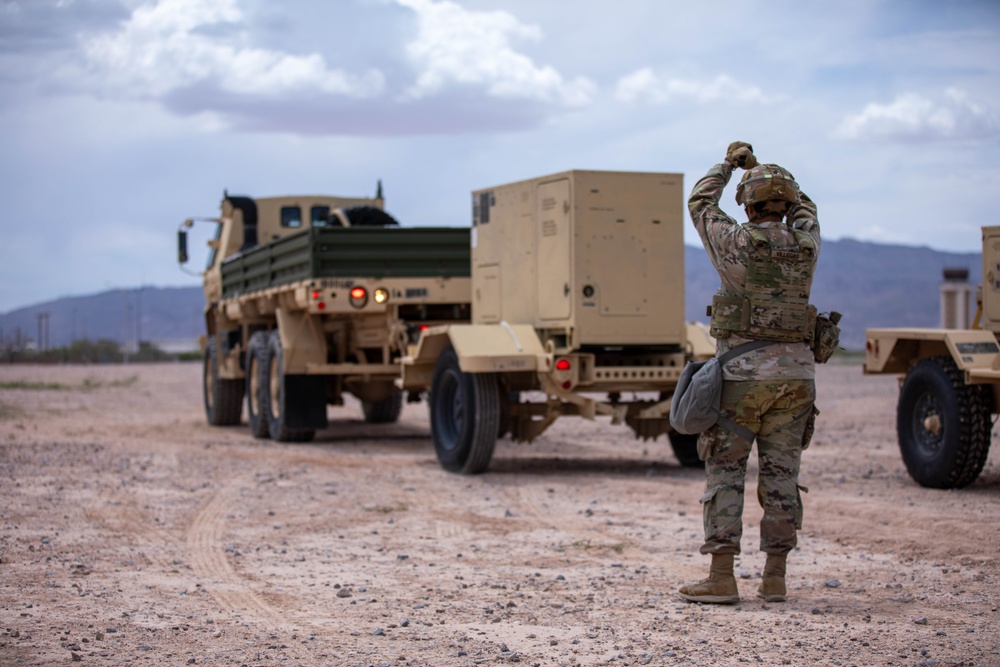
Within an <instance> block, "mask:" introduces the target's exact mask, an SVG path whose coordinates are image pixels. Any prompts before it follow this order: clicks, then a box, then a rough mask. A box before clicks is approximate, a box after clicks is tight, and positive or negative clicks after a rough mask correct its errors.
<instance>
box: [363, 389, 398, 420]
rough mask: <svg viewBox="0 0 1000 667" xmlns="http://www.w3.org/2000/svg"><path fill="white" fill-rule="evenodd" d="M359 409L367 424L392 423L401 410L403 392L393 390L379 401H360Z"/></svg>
mask: <svg viewBox="0 0 1000 667" xmlns="http://www.w3.org/2000/svg"><path fill="white" fill-rule="evenodd" d="M361 411H362V412H364V413H365V421H366V422H368V423H369V424H394V423H396V421H398V420H399V414H400V413H401V412H402V411H403V392H401V391H394V392H393V393H392V396H389V397H388V398H384V399H382V400H381V401H361Z"/></svg>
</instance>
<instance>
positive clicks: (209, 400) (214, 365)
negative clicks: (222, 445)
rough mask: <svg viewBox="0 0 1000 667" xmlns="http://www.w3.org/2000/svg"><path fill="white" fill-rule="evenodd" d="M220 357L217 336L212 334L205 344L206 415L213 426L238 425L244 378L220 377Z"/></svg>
mask: <svg viewBox="0 0 1000 667" xmlns="http://www.w3.org/2000/svg"><path fill="white" fill-rule="evenodd" d="M218 357H219V355H218V352H217V351H216V349H215V337H214V336H211V337H209V339H208V344H207V345H205V358H204V363H203V364H202V388H203V390H204V396H205V417H207V418H208V423H209V424H211V425H212V426H236V425H237V424H239V423H240V413H241V412H242V411H243V380H225V379H220V378H219V358H218Z"/></svg>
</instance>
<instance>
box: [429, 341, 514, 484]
mask: <svg viewBox="0 0 1000 667" xmlns="http://www.w3.org/2000/svg"><path fill="white" fill-rule="evenodd" d="M428 403H429V406H430V417H431V437H432V438H433V439H434V451H435V452H436V453H437V457H438V461H439V462H440V463H441V467H442V468H444V469H445V470H448V471H450V472H458V473H462V474H465V475H475V474H478V473H481V472H483V471H484V470H486V468H487V466H489V464H490V459H491V458H493V447H494V445H496V441H497V433H498V432H499V430H500V395H499V383H498V382H497V377H496V375H494V374H492V373H463V372H462V370H461V369H460V368H459V366H458V356H457V355H456V354H455V350H454V349H453V348H452V347H451V346H449V347H447V348H445V350H444V351H443V352H442V353H441V356H440V357H439V358H438V360H437V364H436V365H435V367H434V375H433V376H432V377H431V393H430V399H429V401H428Z"/></svg>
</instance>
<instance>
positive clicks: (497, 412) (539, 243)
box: [400, 171, 715, 473]
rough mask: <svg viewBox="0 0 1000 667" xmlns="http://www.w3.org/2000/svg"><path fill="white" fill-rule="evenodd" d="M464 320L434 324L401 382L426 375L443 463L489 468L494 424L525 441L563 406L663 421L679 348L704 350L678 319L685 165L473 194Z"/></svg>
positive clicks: (700, 334)
mask: <svg viewBox="0 0 1000 667" xmlns="http://www.w3.org/2000/svg"><path fill="white" fill-rule="evenodd" d="M472 207H473V217H472V238H471V243H472V271H471V274H472V322H471V323H469V324H456V323H452V324H447V325H441V326H435V327H430V328H428V329H427V330H426V331H424V332H423V333H422V335H421V336H420V339H419V342H418V343H417V344H416V345H415V346H413V350H412V352H411V353H410V354H409V355H408V356H407V357H405V358H404V359H403V369H402V378H401V380H400V386H401V387H403V388H404V389H410V390H418V389H422V388H425V387H429V388H430V395H429V399H428V400H429V407H430V418H431V431H432V435H433V439H434V446H435V449H436V452H437V456H438V459H439V461H440V462H441V464H442V466H444V467H445V468H446V469H448V470H451V471H456V472H462V473H477V472H481V471H483V470H485V469H486V467H487V465H488V464H489V461H490V459H491V457H492V453H493V448H494V445H495V442H496V440H497V438H498V436H501V435H504V434H510V437H511V438H512V439H513V440H515V441H530V440H533V439H534V438H536V437H537V436H539V435H540V434H541V433H542V432H544V431H545V429H547V428H548V427H549V426H550V425H551V424H552V423H553V422H554V421H555V420H556V419H557V418H559V417H560V416H563V415H579V416H582V417H585V418H588V419H594V418H595V417H597V416H598V415H606V416H609V417H610V418H611V421H612V423H625V424H627V425H628V426H630V427H631V428H632V429H633V430H634V431H635V433H636V435H637V437H642V438H656V437H657V436H659V435H663V434H668V435H669V438H670V442H671V445H672V446H673V449H674V452H675V454H676V455H677V457H678V459H679V460H680V461H681V462H682V463H683V464H685V465H698V464H699V461H698V457H697V452H696V439H697V438H696V436H688V435H682V434H679V433H676V432H674V431H673V430H672V429H671V428H670V424H669V420H668V414H669V408H670V400H669V399H670V396H671V394H672V392H673V390H674V388H675V387H676V384H677V380H678V378H679V377H680V373H681V370H682V368H683V367H684V364H685V362H686V361H687V360H688V359H691V358H694V357H698V358H707V357H710V356H712V355H713V354H714V351H715V346H714V342H713V341H712V339H711V338H709V336H708V335H707V332H706V330H705V328H704V327H699V326H697V325H689V324H687V323H686V322H685V320H684V243H683V227H684V191H683V176H682V175H681V174H669V173H626V172H600V171H569V172H563V173H559V174H554V175H551V176H546V177H542V178H536V179H532V180H527V181H521V182H517V183H511V184H507V185H502V186H498V187H493V188H486V189H482V190H478V191H476V192H474V193H473V194H472Z"/></svg>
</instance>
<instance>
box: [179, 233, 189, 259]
mask: <svg viewBox="0 0 1000 667" xmlns="http://www.w3.org/2000/svg"><path fill="white" fill-rule="evenodd" d="M187 261H188V235H187V230H186V229H179V230H177V263H178V264H187Z"/></svg>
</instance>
